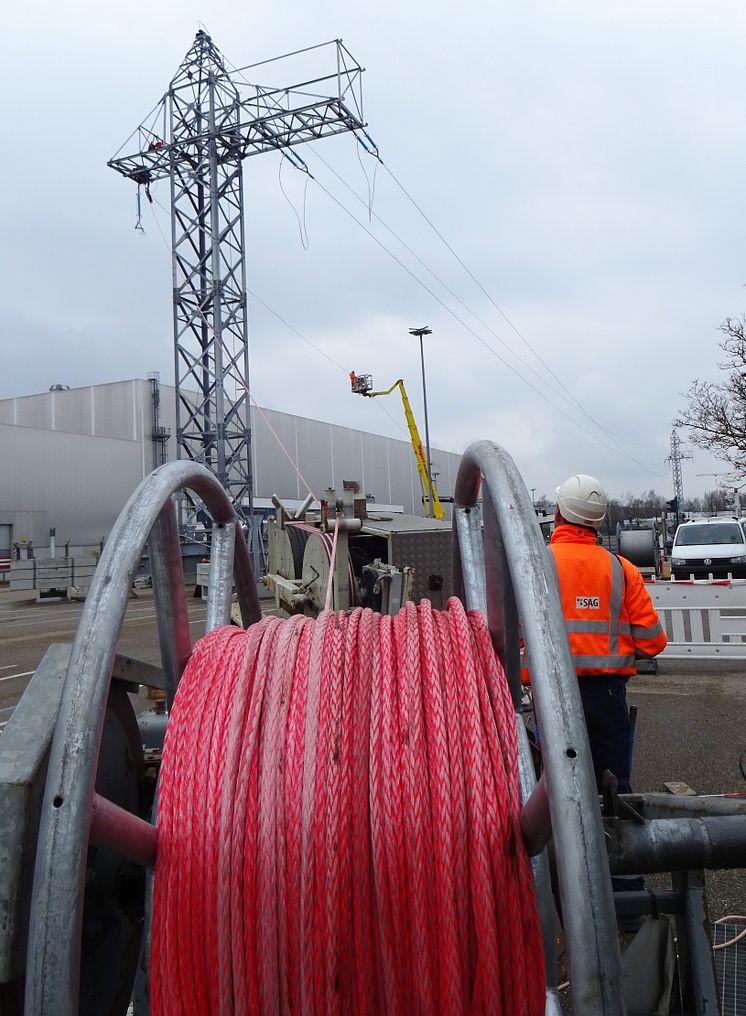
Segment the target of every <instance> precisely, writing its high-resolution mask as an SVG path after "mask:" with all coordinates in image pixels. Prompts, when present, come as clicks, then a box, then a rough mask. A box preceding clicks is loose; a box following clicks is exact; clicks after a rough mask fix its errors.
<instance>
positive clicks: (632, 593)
mask: <svg viewBox="0 0 746 1016" xmlns="http://www.w3.org/2000/svg"><path fill="white" fill-rule="evenodd" d="M550 548H551V551H552V554H553V555H554V559H555V562H556V565H557V575H558V578H559V586H560V595H561V597H562V612H563V614H564V616H565V624H566V626H567V635H568V639H569V641H570V651H571V652H572V655H573V660H574V662H575V669H576V670H577V673H578V676H579V677H582V676H583V675H588V674H618V675H619V676H622V677H628V676H631V675H632V674H634V673H635V669H636V668H635V658H636V657H651V656H657V655H658V653H660V652H661V651H662V650H663V649H665V647H666V635H665V633H664V631H663V629H662V628H661V625H660V621H659V620H658V614H657V612H656V609H655V607H654V606H653V603H652V601H651V599H650V595H649V593H648V591H647V589H646V588H645V583H644V582H643V580H642V576H641V575H640V573H639V571H638V570H637V568H635V566H634V565H633V564H632V563H631V562H629V561H627V560H626V558H623V557H617V556H616V555H615V554H611V553H609V551H608V550H605V549H604V548H603V547H600V546H598V544H597V543H596V533H595V532H594V531H593V530H591V529H585V528H583V527H582V526H573V525H569V524H563V525H559V526H557V528H556V529H555V530H554V532H553V533H552V539H551V542H550ZM526 662H528V661H526Z"/></svg>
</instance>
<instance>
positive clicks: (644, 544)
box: [619, 529, 658, 568]
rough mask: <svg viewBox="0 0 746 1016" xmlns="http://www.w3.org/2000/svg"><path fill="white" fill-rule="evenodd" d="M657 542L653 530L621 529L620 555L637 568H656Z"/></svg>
mask: <svg viewBox="0 0 746 1016" xmlns="http://www.w3.org/2000/svg"><path fill="white" fill-rule="evenodd" d="M655 540H656V536H655V532H654V530H652V529H621V530H620V531H619V553H620V554H621V555H622V557H626V558H627V560H628V561H631V562H632V564H633V565H635V567H636V568H656V567H657V563H658V553H657V547H656V542H655Z"/></svg>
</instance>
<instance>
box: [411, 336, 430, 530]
mask: <svg viewBox="0 0 746 1016" xmlns="http://www.w3.org/2000/svg"><path fill="white" fill-rule="evenodd" d="M409 334H410V335H415V336H416V337H417V338H418V339H419V340H420V363H421V365H422V401H423V403H424V405H425V450H426V455H427V490H426V492H425V493H426V494H427V503H428V512H429V514H430V515H432V513H433V475H432V466H431V463H430V423H429V421H428V418H427V385H426V384H425V349H424V346H423V344H422V337H423V335H432V334H433V330H432V328H428V327H427V325H425V326H424V327H423V328H410V329H409Z"/></svg>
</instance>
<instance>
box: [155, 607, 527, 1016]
mask: <svg viewBox="0 0 746 1016" xmlns="http://www.w3.org/2000/svg"><path fill="white" fill-rule="evenodd" d="M519 810H520V798H519V789H518V775H517V741H516V728H515V715H514V711H513V707H512V703H511V699H510V694H509V692H508V688H507V685H506V681H505V677H504V674H503V672H502V669H501V667H500V665H499V663H498V661H497V659H496V657H495V654H494V651H493V649H492V645H491V641H490V636H489V632H488V630H487V627H486V623H485V621H484V618H483V617H482V616H481V614H479V613H477V612H472V613H470V614H466V613H465V612H464V609H463V607H462V605H461V603H460V602H459V601H458V600H455V599H453V600H450V601H449V603H448V605H447V609H446V610H445V611H434V610H433V609H432V607H431V606H430V604H429V603H428V601H426V600H423V601H422V602H421V603H420V604H419V605H417V606H415V605H414V604H411V603H408V604H407V605H406V606H405V608H404V609H403V610H402V611H401V613H400V614H399V615H398V616H397V617H382V616H380V615H379V614H375V613H373V611H370V610H361V609H358V610H355V611H352V612H350V613H344V612H341V613H334V612H332V611H329V612H326V613H324V614H322V615H321V616H320V617H319V618H318V619H316V620H312V619H310V618H306V617H294V618H291V619H289V620H280V619H278V618H273V617H267V618H265V619H264V620H262V621H261V622H259V623H258V624H256V625H254V626H252V627H251V628H249V629H248V630H247V631H243V630H241V629H238V628H228V627H226V628H219V629H217V630H216V631H214V632H212V633H210V634H209V635H208V636H207V637H206V638H204V639H202V640H201V641H200V642H199V643H198V644H197V645H196V647H195V650H194V653H193V655H192V658H191V661H190V663H189V665H188V667H187V669H186V671H185V672H184V676H183V677H182V680H181V683H180V685H179V689H178V693H177V695H176V700H175V702H174V707H173V711H172V714H171V718H170V720H169V725H168V730H167V734H166V743H165V746H164V752H163V766H162V770H161V778H160V787H159V801H158V855H157V863H156V872H155V885H154V900H153V926H152V948H151V995H152V998H151V1004H152V1009H153V1013H154V1016H181V1014H195V1016H203V1014H207V1013H211V1014H219V1016H228V1014H234V1013H235V1014H247V1013H279V1012H283V1013H293V1014H294V1013H324V1014H342V1013H351V1012H354V1013H359V1014H372V1013H391V1014H402V1016H407V1014H409V1013H428V1014H429V1013H443V1014H449V1016H450V1014H457V1013H467V1012H469V1013H488V1012H489V1013H497V1014H504V1016H521V1014H530V1016H534V1014H539V1013H543V1012H544V1005H545V985H544V961H543V954H542V948H541V939H540V934H539V927H538V920H537V915H536V909H535V902H534V895H533V886H532V881H531V869H530V865H529V862H528V859H527V857H526V854H525V851H524V848H523V843H522V839H521V833H520V826H519Z"/></svg>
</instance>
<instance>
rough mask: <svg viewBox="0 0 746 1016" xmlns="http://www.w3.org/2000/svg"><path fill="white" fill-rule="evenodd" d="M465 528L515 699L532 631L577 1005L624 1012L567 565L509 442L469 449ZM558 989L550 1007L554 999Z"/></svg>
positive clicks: (468, 598)
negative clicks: (564, 573) (554, 550)
mask: <svg viewBox="0 0 746 1016" xmlns="http://www.w3.org/2000/svg"><path fill="white" fill-rule="evenodd" d="M480 487H483V490H484V493H483V506H482V507H483V515H484V539H483V540H482V534H481V532H480V530H479V526H478V524H476V523H475V522H474V520H473V519H470V518H468V516H469V515H472V516H473V515H474V509H475V507H476V505H477V500H478V497H479V492H480ZM454 534H455V536H456V538H457V539H455V540H454V580H455V582H456V590H457V592H460V593H461V594H462V596H463V599H464V602H465V603H466V606H467V607H477V608H480V609H485V608H486V609H485V612H486V615H487V620H488V624H489V627H490V631H491V633H492V640H493V644H494V646H495V650H496V652H497V653H498V655H499V657H500V659H501V661H502V662H503V666H504V667H505V670H506V673H507V676H508V680H509V683H510V687H511V692H512V694H513V698H514V702H516V704H518V702H519V696H520V674H519V667H518V657H519V651H520V638H521V637H522V638H523V641H524V643H525V645H526V648H527V650H528V652H529V655H530V658H531V682H532V689H533V697H534V705H535V708H536V712H537V717H538V722H539V725H540V728H541V738H542V753H543V757H544V764H545V772H546V779H547V788H548V791H549V804H550V813H551V817H552V831H553V835H554V842H555V848H556V862H557V870H558V875H559V884H560V897H561V901H562V916H563V925H564V932H565V941H566V945H567V954H568V960H569V968H570V991H571V995H572V1002H573V1012H575V1013H576V1014H578V1016H581V1014H586V1016H623V1014H624V1012H625V1006H624V1001H623V998H622V972H621V959H620V953H619V943H618V938H617V933H616V918H615V914H614V903H613V897H612V891H611V880H610V877H609V865H608V860H607V857H606V849H605V845H604V836H603V828H602V824H601V813H600V809H599V805H598V797H597V792H596V784H595V779H594V776H593V768H592V764H591V753H590V745H589V743H588V735H587V732H586V728H585V720H584V716H583V708H582V703H581V700H580V691H579V689H578V683H577V679H576V676H575V668H574V666H573V662H572V657H571V655H570V648H569V645H568V641H567V633H566V630H565V622H564V617H563V614H562V609H561V601H560V596H559V586H558V582H557V574H556V571H555V569H554V566H553V563H552V561H551V558H550V555H549V553H548V552H547V549H546V547H545V544H544V540H543V537H542V535H541V530H540V529H539V526H538V523H537V522H536V516H535V514H534V510H533V506H532V503H531V498H530V497H529V494H528V491H527V489H526V487H525V485H524V483H523V480H522V479H521V476H520V474H519V472H518V470H517V469H516V466H515V463H514V462H513V460H512V458H511V457H510V455H508V453H507V452H506V451H505V450H504V449H503V448H501V447H500V446H499V445H496V444H492V443H491V442H488V441H480V442H477V443H476V444H473V445H471V446H470V447H469V448H468V449H467V450H466V452H465V453H464V456H463V459H462V461H461V466H460V468H459V472H458V477H457V480H456V489H455V496H454ZM456 544H457V545H456ZM459 586H460V587H461V588H460V589H459ZM519 619H520V628H519ZM524 777H525V774H524ZM551 994H552V993H551V992H550V994H549V996H548V999H547V1006H548V1009H549V1007H550V1006H551V1005H552V1004H553V1003H554V1001H555V999H552V998H551Z"/></svg>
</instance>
